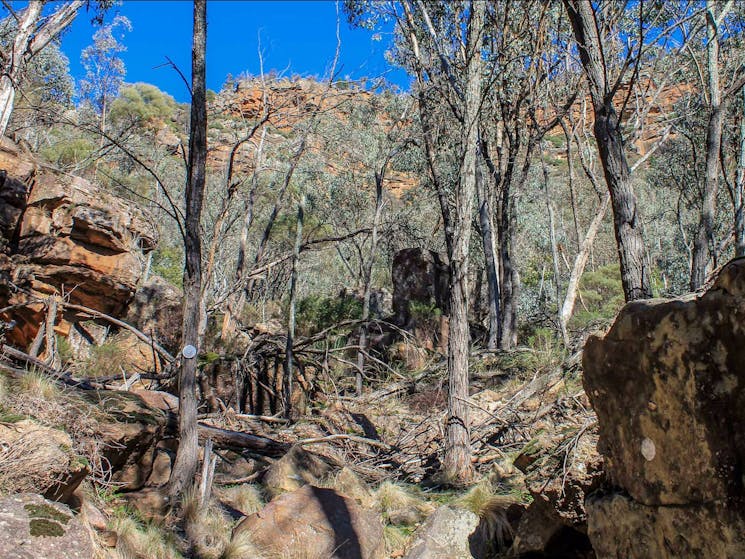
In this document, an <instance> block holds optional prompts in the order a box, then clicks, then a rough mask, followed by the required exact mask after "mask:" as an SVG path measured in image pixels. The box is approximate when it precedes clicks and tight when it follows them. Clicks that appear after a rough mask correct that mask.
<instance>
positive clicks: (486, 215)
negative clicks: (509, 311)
mask: <svg viewBox="0 0 745 559" xmlns="http://www.w3.org/2000/svg"><path fill="white" fill-rule="evenodd" d="M477 178H478V179H479V180H478V187H477V191H478V194H479V225H480V228H481V244H482V246H483V249H484V267H485V268H486V285H487V288H488V289H487V291H488V301H487V306H488V308H489V338H488V340H487V343H486V347H487V349H496V348H497V345H498V344H499V337H500V326H501V325H500V320H499V318H500V317H499V311H500V308H499V306H500V293H499V275H498V270H497V265H498V264H497V252H496V247H495V244H496V243H495V241H494V226H493V224H492V204H491V203H490V196H489V191H488V189H487V188H486V186H485V184H486V183H485V181H484V180H483V176H482V174H481V173H479V174H478V176H477Z"/></svg>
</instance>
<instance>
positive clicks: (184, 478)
mask: <svg viewBox="0 0 745 559" xmlns="http://www.w3.org/2000/svg"><path fill="white" fill-rule="evenodd" d="M206 50H207V0H194V30H193V39H192V55H191V61H192V62H191V66H192V67H191V71H192V78H191V84H192V85H191V91H192V98H191V124H190V133H189V158H188V167H187V179H186V192H185V201H186V216H185V217H186V218H185V222H184V249H185V256H186V258H185V267H184V318H183V326H182V343H183V344H184V347H186V346H188V345H190V346H193V348H195V349H196V350H197V351H198V350H199V348H201V345H202V341H203V339H204V333H205V330H206V322H207V320H206V312H205V304H204V298H203V291H202V245H201V239H200V218H201V215H202V202H203V199H204V190H205V182H206V166H207V88H206ZM196 375H197V358H196V352H194V353H193V354H192V353H188V352H186V351H184V352H182V356H181V371H180V374H179V402H180V403H179V417H178V421H179V447H178V452H177V453H176V460H175V462H174V465H173V470H172V471H171V477H170V479H169V482H168V492H169V493H170V494H171V495H173V496H178V495H181V494H182V493H183V492H184V490H186V489H187V488H189V487H190V486H191V485H192V484H193V482H194V476H195V474H196V472H197V466H198V462H199V439H198V433H197V393H196Z"/></svg>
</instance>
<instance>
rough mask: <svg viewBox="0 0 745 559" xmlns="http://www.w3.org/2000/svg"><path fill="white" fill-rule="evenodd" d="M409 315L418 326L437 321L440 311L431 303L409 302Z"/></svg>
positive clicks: (440, 314)
mask: <svg viewBox="0 0 745 559" xmlns="http://www.w3.org/2000/svg"><path fill="white" fill-rule="evenodd" d="M409 314H410V315H411V317H412V318H413V319H414V320H415V321H416V322H417V323H418V324H421V323H428V322H436V321H439V320H440V317H441V316H442V310H440V309H439V308H438V307H437V305H436V304H435V303H432V302H429V303H427V302H421V301H409Z"/></svg>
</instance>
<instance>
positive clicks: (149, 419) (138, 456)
mask: <svg viewBox="0 0 745 559" xmlns="http://www.w3.org/2000/svg"><path fill="white" fill-rule="evenodd" d="M85 397H86V398H87V399H88V400H90V401H91V402H92V403H95V404H97V405H98V406H100V407H101V409H102V411H103V412H104V413H105V414H106V416H107V421H105V422H100V423H99V432H98V433H97V436H98V438H99V439H100V441H101V446H102V452H103V456H104V457H105V459H106V460H107V462H108V464H109V466H110V468H111V471H112V476H111V480H112V481H113V482H114V483H116V484H117V486H118V487H119V488H120V489H122V490H124V491H132V490H136V489H140V488H142V487H143V486H144V485H145V483H146V482H147V481H148V479H149V478H150V475H151V473H152V471H153V463H154V461H155V458H156V456H157V449H156V446H157V443H158V441H159V440H160V439H161V438H162V436H163V433H164V432H165V429H166V423H167V417H166V414H165V413H163V412H162V411H160V410H158V409H155V408H152V407H150V406H148V405H147V404H146V403H145V402H144V401H143V399H142V398H141V397H139V396H137V395H136V394H133V393H131V392H117V391H113V390H97V391H95V392H94V391H89V392H86V393H85Z"/></svg>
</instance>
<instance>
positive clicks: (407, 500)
mask: <svg viewBox="0 0 745 559" xmlns="http://www.w3.org/2000/svg"><path fill="white" fill-rule="evenodd" d="M375 495H376V497H377V499H378V504H379V505H380V510H381V511H382V512H383V515H384V516H385V515H386V514H387V513H389V512H392V511H395V510H401V509H410V508H411V509H416V510H419V511H422V512H425V511H427V510H428V509H429V508H430V505H429V504H428V503H427V502H426V501H424V500H423V499H420V498H419V497H417V496H416V495H414V494H413V493H412V492H411V491H409V490H408V489H407V488H406V487H404V486H403V485H401V484H398V483H394V482H392V481H387V480H386V481H384V482H383V483H381V484H380V486H379V487H378V489H377V491H376V492H375Z"/></svg>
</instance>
